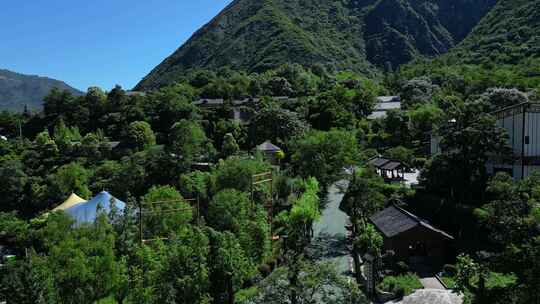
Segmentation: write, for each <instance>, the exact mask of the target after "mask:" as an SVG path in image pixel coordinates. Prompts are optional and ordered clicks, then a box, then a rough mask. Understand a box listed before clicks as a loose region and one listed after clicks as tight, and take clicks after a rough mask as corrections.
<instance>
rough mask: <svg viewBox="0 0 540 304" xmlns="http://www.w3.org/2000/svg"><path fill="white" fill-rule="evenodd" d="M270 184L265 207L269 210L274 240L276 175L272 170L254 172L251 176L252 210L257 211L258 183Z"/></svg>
mask: <svg viewBox="0 0 540 304" xmlns="http://www.w3.org/2000/svg"><path fill="white" fill-rule="evenodd" d="M262 184H268V185H269V190H270V199H269V200H268V201H267V202H266V204H265V207H266V208H267V212H268V215H267V216H268V222H269V224H270V240H273V228H272V226H273V221H274V215H273V212H274V189H273V184H274V176H273V173H272V171H268V172H263V173H260V174H254V175H252V176H251V185H250V187H251V212H252V214H254V212H255V187H256V186H257V185H262Z"/></svg>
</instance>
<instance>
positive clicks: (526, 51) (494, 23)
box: [449, 0, 540, 64]
mask: <svg viewBox="0 0 540 304" xmlns="http://www.w3.org/2000/svg"><path fill="white" fill-rule="evenodd" d="M539 55H540V1H538V0H533V1H531V0H500V1H499V2H498V3H497V5H496V6H495V7H494V8H493V9H492V10H491V11H490V12H489V14H487V15H486V16H485V18H483V19H482V20H481V22H480V23H479V24H478V26H477V27H476V28H475V29H474V31H473V32H472V33H471V34H470V35H469V36H468V37H467V38H466V39H465V40H464V41H463V43H462V44H461V45H459V47H458V48H456V49H455V50H454V51H453V52H451V54H450V55H449V58H450V61H451V62H464V63H481V64H486V63H496V64H517V63H521V62H523V61H524V60H525V59H529V58H531V57H539Z"/></svg>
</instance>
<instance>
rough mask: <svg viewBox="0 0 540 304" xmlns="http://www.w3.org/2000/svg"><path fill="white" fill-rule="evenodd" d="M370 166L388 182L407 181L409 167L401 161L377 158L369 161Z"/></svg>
mask: <svg viewBox="0 0 540 304" xmlns="http://www.w3.org/2000/svg"><path fill="white" fill-rule="evenodd" d="M368 164H369V165H371V166H373V167H374V168H375V169H376V170H377V173H378V174H379V175H380V176H381V177H383V178H384V179H385V180H386V181H403V180H405V171H406V170H407V166H405V165H404V164H403V163H401V162H400V161H397V160H391V159H388V158H384V157H380V156H377V157H373V158H371V159H370V160H368Z"/></svg>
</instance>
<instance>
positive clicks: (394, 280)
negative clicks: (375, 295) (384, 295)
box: [378, 273, 422, 296]
mask: <svg viewBox="0 0 540 304" xmlns="http://www.w3.org/2000/svg"><path fill="white" fill-rule="evenodd" d="M378 287H379V289H381V290H383V291H386V292H391V293H394V294H396V295H403V296H407V295H410V294H411V293H413V291H415V290H416V289H421V288H422V283H420V278H418V276H417V275H415V274H412V273H409V274H404V275H400V276H387V277H385V278H384V280H383V281H382V282H381V283H380V284H379V286H378Z"/></svg>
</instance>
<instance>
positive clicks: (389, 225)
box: [370, 206, 454, 239]
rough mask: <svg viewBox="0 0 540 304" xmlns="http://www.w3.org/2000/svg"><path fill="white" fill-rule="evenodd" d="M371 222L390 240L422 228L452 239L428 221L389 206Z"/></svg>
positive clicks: (372, 218) (373, 217)
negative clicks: (415, 228) (419, 227)
mask: <svg viewBox="0 0 540 304" xmlns="http://www.w3.org/2000/svg"><path fill="white" fill-rule="evenodd" d="M370 220H371V222H372V223H373V224H374V225H375V227H377V229H379V231H381V232H382V233H383V234H384V235H385V236H386V237H388V238H391V237H394V236H396V235H398V234H401V233H403V232H405V231H408V230H410V229H412V228H414V227H417V226H422V227H424V228H427V229H429V230H431V231H433V232H436V233H439V234H441V235H442V236H444V237H446V238H448V239H454V238H453V237H452V236H451V235H449V234H448V233H446V232H444V231H442V230H439V229H437V228H435V227H433V226H432V225H431V224H429V222H428V221H426V220H424V219H422V218H419V217H417V216H416V215H414V214H412V213H410V212H408V211H406V210H404V209H402V208H400V207H397V206H390V207H388V208H386V209H384V210H382V211H381V212H379V213H377V214H375V215H373V216H372V217H371V218H370Z"/></svg>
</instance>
